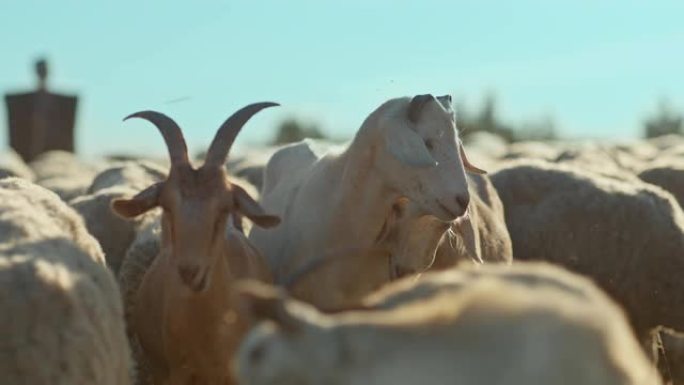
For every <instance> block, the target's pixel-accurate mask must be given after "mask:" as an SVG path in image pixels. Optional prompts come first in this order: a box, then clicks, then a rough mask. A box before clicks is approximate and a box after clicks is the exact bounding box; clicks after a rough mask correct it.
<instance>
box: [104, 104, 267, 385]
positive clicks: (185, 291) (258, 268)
mask: <svg viewBox="0 0 684 385" xmlns="http://www.w3.org/2000/svg"><path fill="white" fill-rule="evenodd" d="M276 105H277V104H275V103H256V104H251V105H249V106H247V107H244V108H242V109H241V110H239V111H237V112H236V113H235V114H233V115H232V116H231V117H230V118H229V119H228V120H226V122H225V123H224V124H223V125H222V126H221V127H220V128H219V130H218V132H217V133H216V137H215V138H214V140H213V142H212V143H211V147H210V148H209V151H208V152H207V156H206V160H205V162H204V165H202V166H201V167H199V168H196V169H195V168H193V166H192V165H191V164H190V162H189V160H188V154H187V147H186V144H185V139H184V138H183V134H182V132H181V130H180V127H178V125H177V124H176V123H175V122H174V121H173V120H172V119H170V118H169V117H167V116H165V115H163V114H160V113H158V112H153V111H143V112H138V113H135V114H133V115H130V116H129V117H127V118H126V119H128V118H132V117H133V118H142V119H146V120H148V121H150V122H152V123H153V124H154V125H155V126H157V128H158V129H159V131H160V132H161V134H162V135H163V137H164V140H165V142H166V146H167V147H168V150H169V156H170V158H171V170H170V172H169V176H168V178H167V179H166V180H165V181H163V182H160V183H157V184H154V185H152V186H150V187H148V188H147V189H145V190H144V191H142V192H140V193H139V194H137V195H136V196H134V197H133V198H131V199H117V200H114V201H113V202H112V208H113V210H114V211H115V212H116V213H118V214H119V215H121V216H123V217H127V218H131V217H135V216H138V215H140V214H142V213H144V212H146V211H148V210H150V209H152V208H155V207H161V208H162V210H163V213H162V217H161V223H162V232H161V250H160V252H159V255H158V256H157V257H156V259H155V260H154V262H153V263H152V265H151V266H150V268H149V269H148V271H147V272H146V274H145V276H144V278H143V281H142V283H141V285H140V288H139V289H138V292H137V295H136V306H135V309H134V311H133V317H132V318H133V322H132V323H133V325H131V327H132V330H133V331H134V332H135V334H136V336H137V338H138V340H139V342H140V345H141V346H142V348H143V351H144V355H145V361H146V363H147V365H148V366H149V369H150V372H151V375H152V378H153V380H154V383H155V384H156V385H159V384H169V385H176V384H188V385H189V384H212V385H213V384H215V385H227V384H233V383H234V380H233V378H232V374H231V372H230V360H231V357H232V355H233V353H234V351H235V349H237V347H238V344H239V342H240V340H241V338H242V336H243V334H244V333H245V332H246V328H247V325H246V323H245V322H243V320H242V319H241V318H240V317H238V316H237V314H236V312H235V311H234V308H235V306H234V303H233V298H234V297H233V296H232V295H231V290H232V284H233V282H234V281H235V280H237V279H242V278H253V279H257V280H261V281H266V282H268V281H271V276H270V273H269V270H268V268H267V265H266V263H265V261H264V260H263V257H262V256H261V255H260V254H259V252H258V251H257V250H256V249H255V248H254V247H253V246H252V245H251V244H250V243H249V241H248V240H247V239H246V238H245V236H244V235H243V234H242V233H241V232H240V231H239V230H235V229H231V228H228V229H227V223H228V222H227V221H228V217H229V216H230V215H233V217H234V218H235V216H246V217H247V218H249V219H250V220H251V221H252V222H254V224H256V225H257V226H261V227H271V226H275V225H277V224H278V223H279V222H280V218H278V217H276V216H271V215H267V214H265V213H264V211H263V209H262V208H261V206H260V205H259V204H258V203H257V202H256V201H254V199H252V198H251V197H250V196H249V195H248V194H247V193H246V192H245V190H243V189H242V188H241V187H239V186H237V185H235V184H232V183H230V182H229V181H228V178H227V173H226V171H225V167H224V163H225V161H226V157H227V156H228V151H229V149H230V147H231V145H232V144H233V141H234V140H235V137H236V136H237V134H238V132H239V131H240V129H241V128H242V126H243V125H244V124H245V123H246V122H247V120H249V118H251V117H252V116H253V115H254V114H256V113H257V112H259V111H260V110H262V109H264V108H266V107H271V106H276ZM124 120H125V119H124Z"/></svg>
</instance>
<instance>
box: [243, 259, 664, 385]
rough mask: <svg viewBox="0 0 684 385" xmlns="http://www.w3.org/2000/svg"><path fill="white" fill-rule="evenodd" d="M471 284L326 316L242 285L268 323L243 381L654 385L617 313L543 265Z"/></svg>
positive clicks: (444, 278) (252, 337)
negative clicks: (376, 306)
mask: <svg viewBox="0 0 684 385" xmlns="http://www.w3.org/2000/svg"><path fill="white" fill-rule="evenodd" d="M469 275H470V272H458V271H453V272H448V273H436V275H434V276H433V275H432V274H430V273H428V274H425V275H424V277H423V278H422V280H423V281H430V282H431V283H432V284H433V285H434V286H436V287H437V288H440V287H445V288H444V289H443V290H435V291H434V292H433V293H431V294H430V295H428V296H421V297H420V300H406V301H404V302H402V303H396V304H394V305H393V306H387V307H384V308H377V309H373V310H370V311H369V310H365V311H354V312H343V313H339V314H336V315H333V316H330V315H324V314H321V313H319V312H318V311H317V310H315V309H314V308H313V307H311V306H309V305H307V304H304V303H300V302H297V301H295V300H288V299H286V298H285V297H283V296H281V295H279V293H278V292H277V291H274V290H269V288H268V287H264V286H262V285H254V284H252V285H244V286H243V289H242V296H243V297H242V298H243V299H242V300H243V303H244V309H245V312H246V313H247V314H248V316H251V317H252V318H253V319H254V320H255V321H263V322H259V323H258V324H257V326H256V327H254V328H253V329H252V331H251V332H250V333H249V335H248V336H247V338H246V339H245V340H244V341H243V344H242V346H241V348H240V351H239V354H238V356H237V357H238V358H237V360H236V362H235V369H236V373H237V376H238V378H239V379H240V383H242V384H244V385H275V384H278V385H294V384H297V385H314V384H328V385H357V384H358V385H361V384H376V385H384V384H392V385H403V384H406V385H409V384H411V385H415V384H424V385H431V384H435V385H437V384H438V385H443V384H470V385H491V384H510V385H528V384H554V385H563V384H567V385H583V384H585V385H594V384H602V385H643V384H659V383H660V379H659V377H658V373H657V371H656V370H655V368H654V367H653V366H652V365H651V364H650V363H649V362H648V360H647V359H646V356H645V355H644V353H643V351H642V350H641V349H640V346H639V344H638V343H637V341H636V339H635V338H634V335H633V334H632V332H631V330H630V328H629V325H628V323H627V321H626V319H625V317H624V315H623V313H622V311H621V309H620V308H619V307H618V306H617V305H616V304H615V303H613V302H612V301H611V300H610V299H609V298H608V297H607V296H605V295H604V294H603V293H601V291H600V290H598V289H597V288H596V287H595V286H594V285H593V284H592V283H591V282H590V281H588V280H586V279H583V278H581V277H577V276H574V275H572V274H570V273H568V272H564V271H562V270H561V269H559V268H552V267H548V266H545V267H536V266H532V267H530V268H529V269H527V266H517V267H515V268H512V269H511V268H509V267H505V266H496V265H493V266H484V267H482V269H481V270H480V272H479V274H478V277H477V279H470V277H469ZM410 282H413V280H410ZM464 282H465V284H463V283H464ZM397 284H398V285H404V282H399V283H397ZM417 285H420V281H419V283H418V284H417ZM414 289H416V287H409V288H407V289H405V290H404V293H405V294H406V293H407V292H408V294H410V293H411V292H412V291H413V290H414ZM394 294H395V295H396V294H397V292H396V291H395V293H394Z"/></svg>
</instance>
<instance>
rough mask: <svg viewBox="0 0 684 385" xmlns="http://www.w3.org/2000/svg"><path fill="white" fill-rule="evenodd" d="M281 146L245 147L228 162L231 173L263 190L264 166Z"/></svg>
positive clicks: (227, 165)
mask: <svg viewBox="0 0 684 385" xmlns="http://www.w3.org/2000/svg"><path fill="white" fill-rule="evenodd" d="M279 148H280V146H271V147H262V148H258V149H249V150H247V149H243V151H240V152H239V153H238V154H237V156H232V155H231V158H232V159H229V160H228V162H227V163H226V167H227V168H228V172H230V174H232V175H234V176H237V177H240V178H242V179H244V180H246V181H248V182H249V183H250V184H252V185H254V186H255V187H256V188H257V190H259V191H260V190H261V188H262V186H263V182H264V181H263V179H264V175H263V174H264V168H265V167H266V163H268V160H269V159H270V158H271V156H272V155H273V153H275V152H276V151H277V150H278V149H279Z"/></svg>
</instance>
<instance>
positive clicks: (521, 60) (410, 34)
mask: <svg viewBox="0 0 684 385" xmlns="http://www.w3.org/2000/svg"><path fill="white" fill-rule="evenodd" d="M96 3H99V4H96ZM171 4H172V2H171V1H132V0H120V1H109V2H96V1H33V0H4V1H2V2H1V3H0V47H1V48H2V59H0V91H3V92H6V91H10V90H21V89H24V88H26V87H32V86H33V82H34V79H33V71H32V67H31V63H32V61H33V58H34V57H36V56H37V55H41V54H44V55H46V56H47V57H48V59H49V60H50V64H51V75H52V82H51V83H52V86H53V88H54V89H56V90H60V91H66V92H77V93H78V94H79V95H80V96H81V105H80V111H79V116H78V122H77V124H78V132H79V137H78V149H79V150H80V151H82V152H84V153H86V154H97V153H100V152H109V151H115V152H154V153H160V152H162V151H164V147H163V142H162V139H161V137H160V136H159V135H158V133H157V132H156V130H155V129H154V128H153V127H151V126H150V125H148V124H145V123H144V122H133V121H131V122H126V123H125V124H123V123H122V122H121V118H122V117H124V116H125V115H127V114H129V113H131V112H134V111H137V110H141V109H149V108H151V109H157V110H159V111H161V112H165V113H167V114H169V115H170V116H171V117H173V118H175V119H176V120H177V121H178V122H179V124H181V126H182V127H183V128H184V129H185V133H186V137H187V140H188V142H189V145H190V147H191V148H192V149H199V148H201V147H203V146H205V145H206V144H208V143H209V141H210V140H211V137H212V136H213V133H214V131H215V129H216V128H217V127H218V125H219V124H220V123H221V122H222V121H223V120H224V119H225V118H226V117H227V116H228V115H229V114H230V113H232V112H233V111H234V110H235V109H236V108H239V107H241V106H242V105H244V104H247V103H250V102H254V101H261V100H272V101H277V102H280V103H281V104H283V107H281V108H280V109H279V110H278V111H276V110H270V111H264V112H263V113H261V114H260V115H259V116H258V117H257V118H255V119H254V120H253V121H252V122H251V124H250V125H249V126H247V127H246V129H245V130H244V131H243V132H242V134H241V137H240V138H239V141H240V143H241V144H249V143H256V142H259V141H263V140H265V139H266V138H267V137H271V136H272V135H273V131H274V129H275V125H276V124H277V122H278V121H279V120H281V119H283V118H284V117H287V116H289V115H296V116H301V117H303V118H306V119H310V120H314V121H316V122H319V123H320V124H321V125H322V126H323V127H324V128H325V129H326V130H327V131H328V132H330V133H332V134H333V135H335V136H340V137H342V136H349V135H351V134H352V133H353V132H354V131H355V130H356V129H357V128H358V126H359V124H360V123H361V121H362V120H363V119H364V118H365V116H366V115H367V114H368V113H369V112H370V111H371V110H373V109H374V108H375V107H376V106H377V105H379V104H380V103H381V102H383V101H384V100H386V99H388V98H391V97H395V96H402V95H412V94H416V93H427V92H431V93H435V94H443V93H451V94H453V95H454V96H455V97H456V98H459V99H464V100H466V101H468V102H469V104H470V105H473V104H476V103H477V104H479V102H480V100H481V98H482V96H483V94H484V93H485V92H486V91H487V90H494V91H496V93H497V94H498V98H499V101H500V106H501V113H502V115H503V116H504V117H505V118H507V119H509V120H511V121H513V122H521V121H525V120H528V119H534V118H539V117H542V116H545V115H551V116H552V117H553V118H554V120H555V121H556V122H558V123H559V126H560V127H559V128H560V130H561V133H562V134H564V135H566V136H572V137H592V138H594V137H595V138H623V137H624V138H630V137H636V136H637V135H639V134H640V122H641V120H642V119H643V118H644V116H645V115H647V114H648V113H649V112H650V111H651V110H653V109H654V108H655V104H656V101H657V100H658V98H660V97H663V96H666V97H668V98H669V99H670V100H671V101H672V104H673V105H674V106H675V107H676V108H678V109H679V110H680V111H684V1H681V0H672V1H640V2H636V1H626V0H622V1H608V0H605V1H596V0H586V1H584V0H581V1H577V0H575V1H546V0H536V1H535V0H518V1H505V2H504V1H483V0H480V1H476V0H473V1H438V0H421V1H401V0H394V1H391V0H365V1H364V0H346V1H321V0H318V1H315V0H310V1H304V0H290V1H256V0H253V1H194V2H190V1H185V2H173V5H171ZM178 99H180V100H178ZM173 100H178V101H176V102H171V103H170V101H173ZM0 119H2V124H3V131H4V126H5V111H4V108H3V109H2V112H0ZM4 145H5V138H4V135H3V136H2V138H0V146H4Z"/></svg>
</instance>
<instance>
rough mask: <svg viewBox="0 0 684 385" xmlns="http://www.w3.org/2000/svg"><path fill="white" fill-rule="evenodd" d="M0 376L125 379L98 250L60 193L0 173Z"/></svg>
mask: <svg viewBox="0 0 684 385" xmlns="http://www.w3.org/2000/svg"><path fill="white" fill-rule="evenodd" d="M0 207H1V208H0V292H2V293H3V294H0V330H2V338H0V379H2V380H1V382H2V383H6V384H13V385H48V384H50V385H53V384H62V385H67V384H69V385H73V384H76V385H87V384H97V385H125V384H129V383H130V374H131V372H130V371H131V362H130V349H129V346H128V343H127V341H126V335H125V326H124V319H123V309H122V303H121V297H120V295H119V290H118V287H117V285H116V281H115V279H114V277H113V276H112V274H111V273H110V272H109V271H108V269H107V268H106V267H105V264H104V257H103V255H102V250H101V249H100V246H99V245H98V244H97V242H96V241H95V239H93V238H92V237H91V236H90V235H89V234H88V232H87V231H86V229H85V226H84V225H83V221H82V220H81V218H80V217H79V216H78V214H76V213H75V212H74V211H73V210H72V209H71V208H69V207H68V206H67V205H66V204H65V203H64V202H62V201H61V200H60V199H59V197H58V196H57V195H55V194H54V193H52V192H50V191H48V190H45V189H44V188H42V187H39V186H36V185H33V184H31V183H29V182H27V181H25V180H23V179H18V178H6V179H2V180H0Z"/></svg>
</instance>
